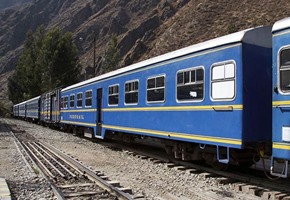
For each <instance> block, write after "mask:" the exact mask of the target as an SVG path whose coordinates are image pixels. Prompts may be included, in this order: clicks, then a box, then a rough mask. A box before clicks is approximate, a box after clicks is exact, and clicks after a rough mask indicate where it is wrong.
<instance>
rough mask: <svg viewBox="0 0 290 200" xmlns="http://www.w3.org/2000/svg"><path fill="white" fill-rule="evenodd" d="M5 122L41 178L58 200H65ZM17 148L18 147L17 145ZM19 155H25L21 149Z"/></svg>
mask: <svg viewBox="0 0 290 200" xmlns="http://www.w3.org/2000/svg"><path fill="white" fill-rule="evenodd" d="M4 122H5V126H6V128H7V129H8V130H9V132H10V134H11V135H12V136H13V138H14V140H15V141H16V143H17V144H18V145H19V147H20V148H21V149H22V150H23V152H24V153H25V154H26V156H27V157H28V158H29V159H30V161H31V163H32V164H33V165H34V167H35V168H36V169H37V170H38V171H39V173H40V174H41V176H42V177H43V178H44V179H45V180H46V181H47V183H48V185H49V186H50V188H51V189H52V192H53V193H54V195H55V196H56V197H57V199H59V200H65V199H66V198H65V196H64V194H63V193H62V192H61V191H60V190H59V189H58V188H57V187H56V185H55V184H54V183H53V182H51V181H50V180H49V178H48V177H47V176H46V174H45V173H44V172H43V171H42V169H40V168H39V167H38V165H37V164H36V163H35V161H34V160H33V159H32V157H31V156H30V155H29V154H28V152H27V151H26V149H25V148H24V145H23V144H22V143H21V142H20V141H19V140H18V139H17V137H16V136H15V134H14V133H13V131H12V130H11V129H10V127H9V126H8V123H7V120H5V119H4ZM16 146H17V145H16ZM19 153H20V154H22V155H23V153H22V152H21V151H20V149H19ZM23 159H24V160H25V162H26V163H28V161H27V160H26V158H25V156H24V155H23Z"/></svg>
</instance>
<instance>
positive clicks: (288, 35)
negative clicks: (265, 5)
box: [271, 18, 290, 178]
mask: <svg viewBox="0 0 290 200" xmlns="http://www.w3.org/2000/svg"><path fill="white" fill-rule="evenodd" d="M272 34H273V52H272V53H273V54H272V55H273V85H272V87H273V102H272V111H273V118H272V123H273V126H272V127H273V131H272V141H273V143H272V147H273V149H272V151H273V152H272V158H271V174H272V175H275V176H279V177H284V178H286V177H287V176H288V162H289V160H290V18H286V19H283V20H280V21H278V22H276V23H275V24H274V26H273V29H272Z"/></svg>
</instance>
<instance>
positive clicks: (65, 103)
mask: <svg viewBox="0 0 290 200" xmlns="http://www.w3.org/2000/svg"><path fill="white" fill-rule="evenodd" d="M67 107H68V96H65V97H64V98H63V108H67Z"/></svg>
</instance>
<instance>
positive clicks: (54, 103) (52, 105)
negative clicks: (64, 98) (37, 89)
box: [50, 95, 57, 122]
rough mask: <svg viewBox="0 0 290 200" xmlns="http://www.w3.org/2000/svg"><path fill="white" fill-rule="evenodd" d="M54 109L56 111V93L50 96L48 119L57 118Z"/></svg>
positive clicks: (54, 119)
mask: <svg viewBox="0 0 290 200" xmlns="http://www.w3.org/2000/svg"><path fill="white" fill-rule="evenodd" d="M56 111H57V100H56V95H53V96H52V97H51V113H50V115H51V117H50V119H51V121H53V122H56V120H57V113H56Z"/></svg>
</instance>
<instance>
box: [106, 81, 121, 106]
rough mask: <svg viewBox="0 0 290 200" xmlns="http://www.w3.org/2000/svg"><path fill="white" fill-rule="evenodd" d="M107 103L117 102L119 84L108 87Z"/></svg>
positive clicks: (114, 103)
mask: <svg viewBox="0 0 290 200" xmlns="http://www.w3.org/2000/svg"><path fill="white" fill-rule="evenodd" d="M108 96H109V105H118V104H119V85H114V86H110V87H109V95H108Z"/></svg>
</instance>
